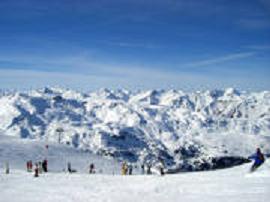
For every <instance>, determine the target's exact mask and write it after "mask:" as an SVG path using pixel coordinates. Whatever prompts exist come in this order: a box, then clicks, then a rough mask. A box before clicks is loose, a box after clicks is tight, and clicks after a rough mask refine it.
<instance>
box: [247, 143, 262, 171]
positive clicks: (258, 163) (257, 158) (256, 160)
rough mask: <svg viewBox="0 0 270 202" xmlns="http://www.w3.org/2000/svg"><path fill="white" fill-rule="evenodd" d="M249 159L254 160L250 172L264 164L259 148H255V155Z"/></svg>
mask: <svg viewBox="0 0 270 202" xmlns="http://www.w3.org/2000/svg"><path fill="white" fill-rule="evenodd" d="M249 159H254V164H253V165H252V167H251V171H255V170H256V169H257V168H258V167H260V166H261V165H262V164H263V163H264V155H263V153H262V152H261V150H260V148H257V151H256V153H255V154H254V155H252V156H250V157H249Z"/></svg>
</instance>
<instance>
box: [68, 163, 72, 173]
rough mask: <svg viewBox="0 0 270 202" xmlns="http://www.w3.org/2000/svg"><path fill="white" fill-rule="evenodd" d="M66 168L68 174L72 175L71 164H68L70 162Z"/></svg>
mask: <svg viewBox="0 0 270 202" xmlns="http://www.w3.org/2000/svg"><path fill="white" fill-rule="evenodd" d="M67 168H68V172H69V173H72V169H71V163H70V162H68V164H67Z"/></svg>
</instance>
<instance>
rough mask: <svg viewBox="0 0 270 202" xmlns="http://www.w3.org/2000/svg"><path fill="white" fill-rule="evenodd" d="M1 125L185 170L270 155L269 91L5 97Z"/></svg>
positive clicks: (54, 91) (50, 91)
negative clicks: (226, 159) (224, 160)
mask: <svg viewBox="0 0 270 202" xmlns="http://www.w3.org/2000/svg"><path fill="white" fill-rule="evenodd" d="M0 120H1V121H0V130H2V131H3V133H5V134H6V135H9V136H16V137H21V138H23V139H36V140H42V141H45V142H54V143H61V144H68V145H71V146H73V147H74V148H77V149H81V150H88V151H91V152H92V153H95V154H101V155H103V156H112V157H114V158H116V159H118V160H123V159H124V160H128V161H130V162H140V163H146V162H148V163H152V164H155V163H157V162H158V161H160V160H163V161H164V162H165V164H166V165H167V167H171V168H175V167H177V166H178V167H179V165H181V167H180V168H178V169H184V170H185V169H188V170H192V169H193V170H194V169H195V170H202V169H207V168H209V167H213V166H215V165H214V164H213V161H214V160H215V161H216V158H222V157H224V156H225V157H231V156H233V157H237V158H238V157H241V158H242V157H247V156H248V155H250V154H251V153H253V152H254V151H255V149H256V147H261V148H262V150H263V151H264V152H265V153H270V140H269V138H270V92H254V93H247V92H238V91H237V90H235V89H226V90H213V91H205V92H191V93H186V92H182V91H176V90H168V91H165V90H149V91H139V92H136V93H135V92H129V91H126V90H117V91H112V90H108V89H102V90H99V91H96V92H91V93H88V94H86V93H80V92H75V91H72V90H66V89H59V88H44V89H40V90H33V91H28V92H15V93H2V95H1V96H0ZM241 158H240V159H241ZM213 159H214V160H213ZM238 160H239V159H238Z"/></svg>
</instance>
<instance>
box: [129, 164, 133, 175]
mask: <svg viewBox="0 0 270 202" xmlns="http://www.w3.org/2000/svg"><path fill="white" fill-rule="evenodd" d="M132 171H133V166H132V164H129V165H128V174H129V175H132Z"/></svg>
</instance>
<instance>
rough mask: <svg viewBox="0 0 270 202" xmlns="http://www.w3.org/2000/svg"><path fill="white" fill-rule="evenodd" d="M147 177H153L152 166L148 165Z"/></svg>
mask: <svg viewBox="0 0 270 202" xmlns="http://www.w3.org/2000/svg"><path fill="white" fill-rule="evenodd" d="M146 173H147V175H151V174H152V171H151V165H150V164H147V171H146Z"/></svg>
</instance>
